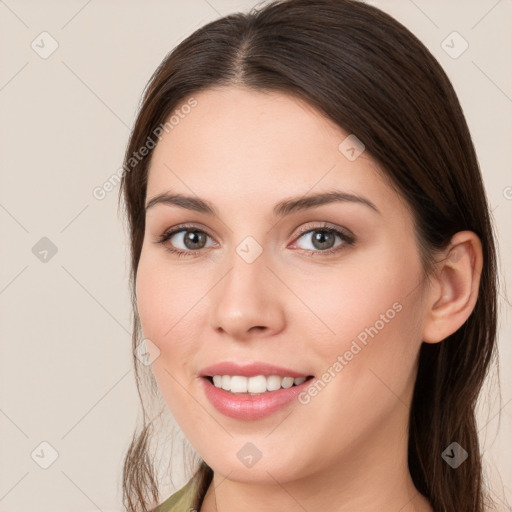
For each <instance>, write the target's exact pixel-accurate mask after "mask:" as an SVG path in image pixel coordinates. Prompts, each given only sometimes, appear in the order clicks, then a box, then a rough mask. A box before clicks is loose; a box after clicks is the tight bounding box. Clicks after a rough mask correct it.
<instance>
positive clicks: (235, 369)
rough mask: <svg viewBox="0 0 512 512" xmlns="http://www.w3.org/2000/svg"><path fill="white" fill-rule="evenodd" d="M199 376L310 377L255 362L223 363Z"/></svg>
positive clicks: (200, 373) (203, 370) (205, 369)
mask: <svg viewBox="0 0 512 512" xmlns="http://www.w3.org/2000/svg"><path fill="white" fill-rule="evenodd" d="M199 375H200V376H201V377H212V376H213V375H241V376H244V377H255V376H256V375H264V376H267V377H268V376H270V375H278V376H279V377H294V378H296V377H308V376H309V375H308V374H306V373H301V372H297V371H295V370H291V369H290V368H283V367H282V366H276V365H274V364H269V363H263V362H258V361H256V362H253V363H247V364H237V363H233V362H230V361H222V362H220V363H216V364H213V365H211V366H207V367H205V368H203V369H202V370H201V371H200V372H199Z"/></svg>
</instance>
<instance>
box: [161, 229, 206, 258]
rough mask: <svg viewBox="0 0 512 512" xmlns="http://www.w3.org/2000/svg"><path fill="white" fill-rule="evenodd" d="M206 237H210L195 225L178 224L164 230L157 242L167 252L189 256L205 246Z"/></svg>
mask: <svg viewBox="0 0 512 512" xmlns="http://www.w3.org/2000/svg"><path fill="white" fill-rule="evenodd" d="M207 238H211V237H210V236H209V235H208V234H207V233H206V232H205V231H203V230H201V229H198V228H197V227H195V226H188V227H187V226H180V227H178V228H175V229H173V230H172V231H167V232H165V233H164V234H163V235H161V236H160V237H159V238H158V240H157V243H160V244H164V245H165V248H166V249H167V250H168V251H169V252H171V253H174V254H177V255H178V256H190V255H194V254H197V253H198V252H199V251H200V249H204V248H205V247H206V245H205V244H206V240H207ZM168 242H170V243H168ZM180 244H181V247H180Z"/></svg>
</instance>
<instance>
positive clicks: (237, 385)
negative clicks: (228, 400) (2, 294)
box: [231, 375, 247, 393]
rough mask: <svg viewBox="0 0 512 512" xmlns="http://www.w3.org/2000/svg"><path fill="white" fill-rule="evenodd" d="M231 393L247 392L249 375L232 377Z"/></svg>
mask: <svg viewBox="0 0 512 512" xmlns="http://www.w3.org/2000/svg"><path fill="white" fill-rule="evenodd" d="M231 393H247V377H243V376H241V375H233V376H232V377H231Z"/></svg>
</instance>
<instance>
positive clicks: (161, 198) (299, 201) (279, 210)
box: [146, 190, 380, 217]
mask: <svg viewBox="0 0 512 512" xmlns="http://www.w3.org/2000/svg"><path fill="white" fill-rule="evenodd" d="M334 202H342V203H346V202H349V203H358V204H362V205H365V206H367V207H369V208H370V209H372V210H373V211H375V212H376V213H379V214H380V211H379V210H378V208H377V207H376V206H375V205H374V204H373V203H372V202H371V201H370V200H369V199H366V198H365V197H361V196H358V195H355V194H349V193H347V192H342V191H339V190H334V191H330V192H322V193H318V194H310V195H307V196H301V197H294V198H290V199H285V200H283V201H280V202H279V203H277V204H276V205H275V206H274V208H273V214H274V216H275V217H285V216H286V215H289V214H291V213H293V212H297V211H301V210H309V209H311V208H316V207H318V206H322V205H324V204H329V203H334ZM157 204H166V205H170V206H178V207H180V208H184V209H186V210H192V211H196V212H199V213H204V214H206V215H211V216H218V213H217V210H216V208H215V207H214V206H213V204H212V203H210V202H209V201H206V200H204V199H200V198H198V197H192V196H185V195H183V194H170V193H164V194H159V195H157V196H155V197H153V198H152V199H150V200H149V201H148V203H147V204H146V211H147V210H149V209H150V208H152V207H153V206H155V205H157Z"/></svg>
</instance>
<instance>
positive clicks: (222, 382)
mask: <svg viewBox="0 0 512 512" xmlns="http://www.w3.org/2000/svg"><path fill="white" fill-rule="evenodd" d="M203 378H204V379H206V380H207V381H208V382H210V384H212V385H213V386H215V387H216V388H217V389H223V390H224V391H228V392H230V393H232V394H234V395H245V396H258V395H263V394H265V393H273V392H275V391H279V390H281V389H289V388H294V387H297V386H300V385H301V384H303V383H304V382H306V381H309V380H311V379H312V378H313V375H307V376H305V377H292V376H284V377H282V376H280V375H255V376H252V377H246V376H244V375H206V376H204V377H203Z"/></svg>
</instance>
